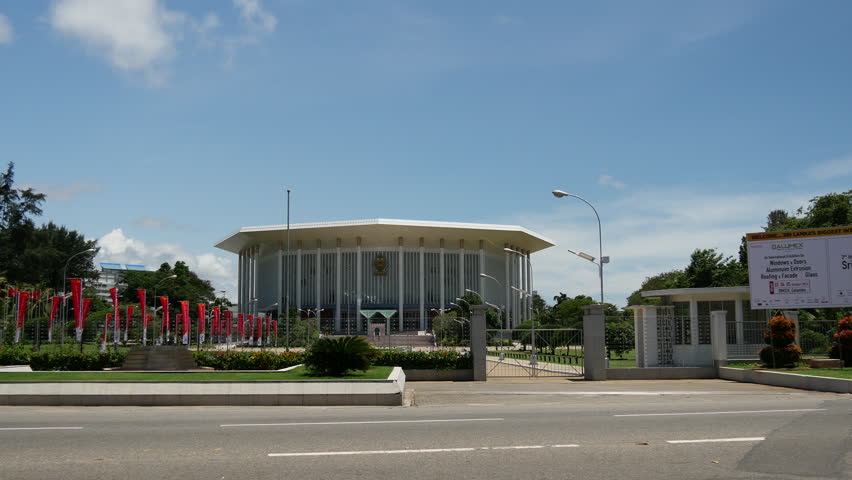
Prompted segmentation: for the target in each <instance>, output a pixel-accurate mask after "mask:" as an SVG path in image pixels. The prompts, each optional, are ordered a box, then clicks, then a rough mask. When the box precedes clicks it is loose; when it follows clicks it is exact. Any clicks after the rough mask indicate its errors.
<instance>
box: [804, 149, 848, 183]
mask: <svg viewBox="0 0 852 480" xmlns="http://www.w3.org/2000/svg"><path fill="white" fill-rule="evenodd" d="M806 174H807V176H808V178H810V179H812V180H818V181H824V180H830V179H833V178H837V177H846V176H849V175H852V155H847V156H845V157H840V158H835V159H833V160H829V161H827V162H822V163H818V164H816V165H814V166H812V167H810V168H809V169H808V170H807V171H806Z"/></svg>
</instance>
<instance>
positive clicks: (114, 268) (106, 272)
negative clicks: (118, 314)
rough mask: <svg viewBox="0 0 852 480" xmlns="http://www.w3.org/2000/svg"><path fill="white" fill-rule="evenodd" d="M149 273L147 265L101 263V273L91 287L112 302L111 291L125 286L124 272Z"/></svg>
mask: <svg viewBox="0 0 852 480" xmlns="http://www.w3.org/2000/svg"><path fill="white" fill-rule="evenodd" d="M127 271H133V272H148V271H150V270H148V269H147V268H145V265H129V264H121V263H108V262H101V271H100V274H99V275H98V278H97V280H95V281H93V282H92V284H91V286H92V287H94V288H95V290H96V292H97V293H96V295H97V296H99V297H101V298H103V299H104V300H107V301H110V300H111V298H110V294H109V290H110V289H111V288H120V287H122V286H124V272H127Z"/></svg>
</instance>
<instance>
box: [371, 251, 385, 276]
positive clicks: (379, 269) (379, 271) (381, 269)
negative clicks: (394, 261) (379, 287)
mask: <svg viewBox="0 0 852 480" xmlns="http://www.w3.org/2000/svg"><path fill="white" fill-rule="evenodd" d="M373 267H375V269H376V270H375V271H374V272H373V275H375V276H377V277H383V276H385V275H387V270H386V269H387V267H388V263H387V260H385V257H383V256H381V255H379V256H378V257H376V259H375V260H373Z"/></svg>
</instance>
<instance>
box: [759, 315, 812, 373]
mask: <svg viewBox="0 0 852 480" xmlns="http://www.w3.org/2000/svg"><path fill="white" fill-rule="evenodd" d="M767 327H769V330H768V331H767V332H765V333H764V334H763V341H764V342H765V343H766V344H767V345H769V346H768V347H764V348H763V349H762V350H761V351H760V352H759V355H760V361H762V362H763V364H764V365H766V366H767V367H769V368H779V367H794V366H796V363H798V362H799V361H800V360H801V359H802V349H801V348H799V347H798V346H797V345H793V342H794V341H795V340H796V322H794V321H792V320H790V319H789V318H787V317H785V316H783V315H778V316H776V317H773V318H772V320H770V321H769V323H768V324H767Z"/></svg>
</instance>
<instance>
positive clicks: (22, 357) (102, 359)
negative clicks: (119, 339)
mask: <svg viewBox="0 0 852 480" xmlns="http://www.w3.org/2000/svg"><path fill="white" fill-rule="evenodd" d="M127 353H128V352H127V351H126V350H119V351H114V350H109V351H106V352H96V353H80V352H77V351H74V350H67V351H59V352H39V351H29V350H25V349H21V348H14V347H13V348H8V349H0V365H29V366H30V368H32V369H33V370H36V371H44V370H54V371H56V370H63V371H94V370H103V369H104V368H115V367H120V366H121V364H123V363H124V359H125V358H127Z"/></svg>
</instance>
